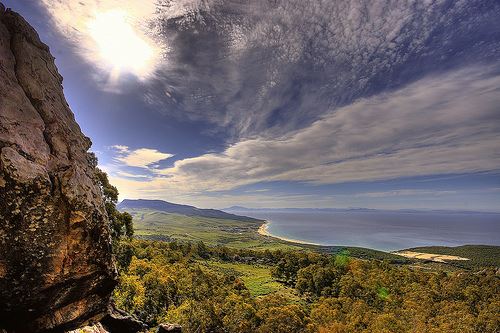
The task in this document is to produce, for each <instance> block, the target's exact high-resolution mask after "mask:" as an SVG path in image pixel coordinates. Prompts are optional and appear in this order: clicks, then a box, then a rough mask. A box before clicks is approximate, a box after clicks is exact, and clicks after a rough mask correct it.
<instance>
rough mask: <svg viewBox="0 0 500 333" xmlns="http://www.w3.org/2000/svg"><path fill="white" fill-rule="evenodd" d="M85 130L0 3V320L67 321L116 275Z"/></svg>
mask: <svg viewBox="0 0 500 333" xmlns="http://www.w3.org/2000/svg"><path fill="white" fill-rule="evenodd" d="M90 145H91V142H90V140H89V139H88V138H87V137H85V136H84V135H83V134H82V132H81V130H80V127H79V126H78V124H77V123H76V121H75V118H74V115H73V113H72V112H71V110H70V109H69V106H68V103H67V102H66V100H65V98H64V94H63V88H62V77H61V75H60V74H59V73H58V70H57V68H56V66H55V64H54V58H53V57H52V55H51V54H50V52H49V48H48V47H47V46H46V45H45V44H43V43H42V42H41V41H40V39H39V37H38V34H37V33H36V31H35V30H34V29H33V28H32V27H31V26H30V25H29V24H28V23H27V22H26V21H25V20H24V19H23V18H22V17H21V16H20V15H18V14H17V13H15V12H13V11H11V10H9V9H7V10H5V8H4V7H3V5H2V6H0V304H1V306H0V326H1V327H0V329H2V328H3V329H6V330H7V331H8V332H43V331H49V330H52V331H62V330H65V329H72V328H76V327H78V325H80V324H82V323H85V322H88V321H90V320H94V321H96V320H99V319H100V318H101V317H102V316H104V315H105V313H106V310H107V306H108V301H109V297H110V294H111V292H112V290H113V288H114V286H115V284H116V270H115V267H114V264H113V259H112V253H111V242H110V234H109V226H108V219H107V216H106V211H105V209H104V203H103V201H102V195H101V191H100V188H99V186H98V185H97V184H96V181H95V175H94V165H93V163H92V159H91V158H90V156H89V153H88V150H89V148H90Z"/></svg>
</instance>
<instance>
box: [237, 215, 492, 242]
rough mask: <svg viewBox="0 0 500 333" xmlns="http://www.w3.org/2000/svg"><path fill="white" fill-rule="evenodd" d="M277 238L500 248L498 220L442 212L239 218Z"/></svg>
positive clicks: (481, 216)
mask: <svg viewBox="0 0 500 333" xmlns="http://www.w3.org/2000/svg"><path fill="white" fill-rule="evenodd" d="M241 214H242V215H246V216H251V217H255V218H260V219H265V220H267V221H269V226H268V229H267V230H268V232H269V233H270V234H271V235H273V236H276V237H282V238H287V239H293V240H299V241H304V242H310V243H317V244H322V245H344V246H360V247H368V248H372V249H378V250H384V251H393V250H400V249H405V248H410V247H416V246H429V245H444V246H458V245H464V244H485V245H500V214H489V213H444V212H439V213H436V212H411V213H407V212H385V211H383V212H380V211H378V212H373V211H370V212H367V211H365V212H353V211H345V212H342V211H341V212H276V211H256V212H253V211H252V212H241Z"/></svg>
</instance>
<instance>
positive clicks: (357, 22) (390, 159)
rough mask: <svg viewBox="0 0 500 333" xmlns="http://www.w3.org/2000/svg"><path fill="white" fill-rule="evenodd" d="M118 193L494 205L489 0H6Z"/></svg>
mask: <svg viewBox="0 0 500 333" xmlns="http://www.w3.org/2000/svg"><path fill="white" fill-rule="evenodd" d="M4 3H5V4H6V6H7V7H12V8H13V9H14V10H16V11H18V12H20V13H21V14H22V15H23V16H24V17H25V18H26V19H27V20H28V21H29V22H30V23H31V24H32V25H34V26H35V28H36V29H37V31H38V32H39V34H40V36H41V39H42V40H43V41H44V42H45V43H47V44H48V45H49V46H50V48H51V51H52V53H53V55H54V56H55V57H56V63H57V65H58V67H59V71H60V72H61V74H62V75H63V77H64V83H63V85H64V91H65V95H66V98H67V100H68V103H69V104H70V106H71V108H72V110H73V112H74V113H75V116H76V118H77V120H78V122H79V124H80V126H81V127H82V130H83V132H84V133H85V134H86V135H87V136H89V137H90V138H91V139H92V141H93V148H92V149H93V151H94V152H95V153H96V155H97V156H98V158H99V161H100V165H101V167H102V168H103V169H105V170H106V171H107V172H108V174H109V175H110V178H111V181H112V182H113V183H114V184H115V185H116V186H117V187H118V188H119V190H120V193H121V198H155V199H164V200H168V201H173V202H179V203H187V204H194V205H197V206H200V207H214V208H223V207H228V206H231V205H241V206H247V207H368V208H384V209H399V208H417V209H466V210H487V211H500V148H499V147H500V23H498V22H500V3H499V2H498V1H494V0H490V1H488V0H466V1H465V0H460V1H455V0H453V1H451V0H443V1H431V0H429V1H401V0H398V1H389V0H379V1H374V0H370V1H369V0H352V1H347V0H345V1H344V0H340V1H316V0H315V1H312V0H288V1H284V0H283V1H281V0H278V1H265V0H255V1H250V2H245V1H227V0H213V1H212V0H204V1H201V0H178V1H171V0H160V1H156V0H155V1H153V0H145V1H140V2H139V1H132V0H120V1H118V0H109V1H98V0H66V1H63V0H40V1H36V2H35V1H30V0H16V1H4Z"/></svg>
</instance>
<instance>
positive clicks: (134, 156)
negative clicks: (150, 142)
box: [112, 145, 174, 177]
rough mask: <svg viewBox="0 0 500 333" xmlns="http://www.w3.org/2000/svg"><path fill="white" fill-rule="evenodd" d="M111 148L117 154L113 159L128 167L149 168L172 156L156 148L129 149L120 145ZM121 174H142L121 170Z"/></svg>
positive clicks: (132, 175) (127, 175)
mask: <svg viewBox="0 0 500 333" xmlns="http://www.w3.org/2000/svg"><path fill="white" fill-rule="evenodd" d="M112 148H114V149H116V150H117V155H118V156H116V157H115V160H116V161H118V162H121V163H123V164H124V165H126V166H129V167H138V168H150V167H151V165H152V164H154V163H157V162H160V161H162V160H166V159H167V158H170V157H172V156H174V155H173V154H169V153H162V152H161V151H158V150H156V149H149V148H140V149H135V150H130V149H129V147H127V146H121V145H115V146H112ZM117 174H118V173H117ZM125 174H126V175H125ZM121 175H124V176H126V177H143V176H142V175H134V174H131V173H125V172H123V171H122V172H121Z"/></svg>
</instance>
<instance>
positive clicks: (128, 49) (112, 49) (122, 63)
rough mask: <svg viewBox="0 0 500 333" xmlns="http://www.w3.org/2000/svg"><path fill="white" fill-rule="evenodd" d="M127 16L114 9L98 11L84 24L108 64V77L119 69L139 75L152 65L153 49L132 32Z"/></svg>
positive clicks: (143, 73)
mask: <svg viewBox="0 0 500 333" xmlns="http://www.w3.org/2000/svg"><path fill="white" fill-rule="evenodd" d="M127 17H128V16H127V13H126V12H125V11H123V10H119V9H117V10H111V11H108V12H104V13H98V14H97V15H96V16H95V18H94V19H92V20H91V21H90V22H89V23H88V29H89V34H90V36H91V37H92V39H93V40H94V41H95V43H96V48H97V50H98V52H99V55H100V56H101V58H102V60H103V61H104V62H105V63H106V64H107V65H108V66H109V67H110V69H111V73H112V78H116V77H117V76H119V74H120V73H122V72H130V73H133V74H135V75H137V76H138V77H143V76H145V75H147V74H148V73H150V71H151V70H152V67H153V65H154V58H155V56H156V55H155V53H156V52H155V48H154V47H153V46H152V45H151V44H152V43H150V42H148V41H147V40H146V39H145V38H144V37H143V36H140V35H139V34H138V33H137V32H136V31H134V29H133V27H132V25H131V24H130V23H129V21H128V19H127Z"/></svg>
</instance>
